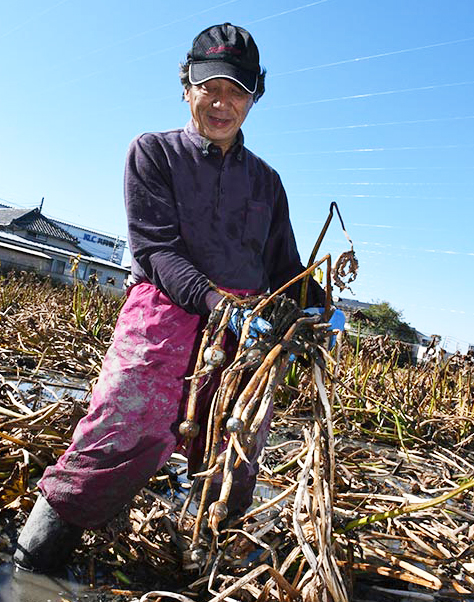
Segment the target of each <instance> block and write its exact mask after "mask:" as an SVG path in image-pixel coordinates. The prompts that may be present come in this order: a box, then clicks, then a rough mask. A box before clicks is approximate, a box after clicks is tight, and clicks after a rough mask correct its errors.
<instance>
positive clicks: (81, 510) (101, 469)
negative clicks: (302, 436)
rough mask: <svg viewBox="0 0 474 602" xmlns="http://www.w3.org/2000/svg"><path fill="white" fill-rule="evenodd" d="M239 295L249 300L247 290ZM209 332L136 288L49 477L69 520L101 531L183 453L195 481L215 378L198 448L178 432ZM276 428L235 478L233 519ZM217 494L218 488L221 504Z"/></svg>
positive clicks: (229, 344) (203, 403)
mask: <svg viewBox="0 0 474 602" xmlns="http://www.w3.org/2000/svg"><path fill="white" fill-rule="evenodd" d="M232 292H234V293H235V294H241V295H243V294H245V293H247V292H248V291H232ZM205 324H206V319H205V318H202V317H201V316H199V315H195V314H189V313H187V312H186V311H184V310H183V309H181V308H180V307H178V306H177V305H174V304H173V303H172V302H171V301H170V300H169V299H168V297H167V296H166V295H164V294H163V293H162V292H161V291H159V290H158V289H157V288H156V287H155V286H154V285H152V284H150V283H148V282H142V283H140V284H137V285H135V286H133V287H132V288H131V289H130V291H129V295H128V299H127V301H126V303H125V305H124V307H123V309H122V311H121V313H120V316H119V319H118V321H117V325H116V328H115V332H114V338H113V342H112V344H111V346H110V348H109V350H108V352H107V354H106V356H105V358H104V362H103V366H102V370H101V373H100V376H99V379H98V382H97V384H96V386H95V387H94V391H93V395H92V399H91V403H90V407H89V412H88V414H87V416H85V417H84V418H83V419H82V420H81V421H80V422H79V424H78V425H77V427H76V430H75V431H74V434H73V438H72V443H71V445H70V447H69V448H68V450H67V451H66V452H65V454H64V455H63V456H61V458H60V459H59V461H58V462H57V464H56V465H55V466H50V467H48V468H47V469H46V471H45V473H44V475H43V477H42V479H41V481H40V483H39V487H40V489H41V491H42V492H43V495H44V496H45V498H46V499H47V501H48V502H49V504H50V505H51V506H52V507H53V508H54V509H55V510H56V511H57V512H58V513H59V514H60V516H61V517H62V518H63V519H64V520H66V521H68V522H70V523H72V524H75V525H78V526H81V527H85V528H94V527H98V526H100V525H102V524H103V523H105V522H106V521H107V520H109V519H110V518H112V517H113V516H114V515H115V514H116V513H117V512H119V511H120V510H121V508H122V507H123V506H124V505H125V504H126V503H128V502H130V500H131V499H132V497H133V496H134V495H135V494H136V493H137V492H138V491H139V490H140V489H141V488H142V487H143V486H144V485H146V483H147V481H148V479H149V478H150V477H151V476H152V475H154V474H155V473H156V471H157V470H158V469H159V468H161V467H162V466H163V465H164V464H165V462H166V461H167V460H168V459H169V457H170V455H171V454H172V453H173V452H174V451H175V450H178V451H180V452H181V453H183V454H185V455H186V456H187V457H188V459H189V467H190V472H197V471H198V470H199V469H200V467H201V461H202V454H203V446H204V443H203V441H204V436H205V431H206V420H207V413H208V411H209V405H210V402H211V399H212V395H213V393H214V392H215V390H216V388H217V386H218V380H217V378H214V379H212V380H211V381H210V382H209V383H207V384H206V386H205V387H203V389H202V390H201V391H200V397H199V401H198V421H199V422H200V424H201V436H200V437H199V439H197V440H195V441H193V442H192V444H191V445H188V446H187V447H186V448H184V447H183V443H184V442H183V440H182V438H181V437H180V435H179V433H178V427H179V424H180V422H181V421H182V420H183V417H184V412H185V404H186V398H187V389H188V384H187V383H188V382H189V381H186V380H185V377H186V376H189V375H191V374H192V373H193V370H194V364H195V360H196V355H197V350H198V348H199V344H200V340H201V334H202V331H203V328H204V327H205ZM235 344H236V342H235V339H234V337H233V336H232V335H229V336H228V337H226V341H225V346H226V348H227V351H228V353H227V356H228V357H232V356H233V354H232V348H233V351H234V352H235ZM229 352H230V353H229ZM270 420H271V411H269V412H268V414H267V417H266V419H265V421H264V422H263V424H262V427H261V429H260V432H259V434H258V437H257V444H256V446H255V448H254V452H253V454H252V456H251V458H249V459H250V460H251V462H250V464H246V463H244V462H242V463H241V464H240V466H239V468H238V469H237V470H236V471H235V473H234V486H233V491H232V493H231V498H230V500H229V512H243V511H245V509H246V508H248V506H250V504H251V501H252V491H253V488H254V485H255V481H256V475H257V472H258V464H257V458H258V455H259V453H260V451H261V450H262V448H263V445H264V443H265V439H266V436H267V433H268V430H269V427H270ZM218 491H219V486H218V483H217V482H216V483H215V484H214V486H213V492H212V496H213V498H214V499H216V498H217V497H218ZM236 492H237V494H236Z"/></svg>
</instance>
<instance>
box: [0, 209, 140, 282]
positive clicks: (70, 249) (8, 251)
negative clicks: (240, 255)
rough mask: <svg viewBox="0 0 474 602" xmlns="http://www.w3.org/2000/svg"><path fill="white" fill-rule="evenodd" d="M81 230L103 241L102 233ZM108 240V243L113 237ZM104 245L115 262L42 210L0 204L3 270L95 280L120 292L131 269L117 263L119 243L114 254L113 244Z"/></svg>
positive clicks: (0, 245) (0, 266)
mask: <svg viewBox="0 0 474 602" xmlns="http://www.w3.org/2000/svg"><path fill="white" fill-rule="evenodd" d="M81 231H83V232H84V233H89V237H90V238H91V239H92V238H94V239H95V241H96V242H97V240H98V239H99V238H100V239H101V241H104V242H105V241H106V239H105V238H104V235H99V234H98V233H96V232H92V231H86V230H85V229H81ZM108 239H109V240H108V242H109V241H110V240H114V239H113V238H111V237H108ZM118 240H119V241H120V242H122V241H123V247H124V246H125V241H124V240H123V239H118ZM103 246H104V247H107V249H108V252H109V253H110V257H113V258H114V259H115V261H111V260H110V259H104V258H103V257H100V256H97V255H95V254H92V253H91V251H90V248H89V250H88V249H87V248H85V247H84V245H82V244H81V241H80V240H79V238H78V237H77V236H75V235H74V234H72V233H71V232H68V231H67V230H66V228H63V227H62V226H61V225H60V223H58V222H56V221H54V220H52V219H49V218H47V217H46V216H44V215H43V214H42V213H41V209H38V208H36V209H19V208H13V207H5V206H3V207H2V206H0V270H1V271H2V272H3V273H5V272H8V271H10V270H12V269H17V270H30V271H35V272H37V273H38V274H42V275H48V276H51V277H52V278H54V279H55V280H59V281H61V282H65V283H72V282H74V280H80V281H85V282H88V281H89V280H91V279H94V280H95V281H96V282H98V284H100V286H101V287H103V288H105V289H107V290H110V291H111V292H113V293H116V294H121V293H123V290H124V288H125V283H126V280H127V278H128V276H129V273H130V270H129V269H128V268H126V267H122V266H121V265H120V263H117V258H118V257H120V258H121V255H120V246H119V244H116V245H115V250H116V249H119V251H118V253H116V254H115V256H113V253H114V245H112V248H111V247H110V244H106V245H103ZM123 247H122V250H121V253H122V254H123Z"/></svg>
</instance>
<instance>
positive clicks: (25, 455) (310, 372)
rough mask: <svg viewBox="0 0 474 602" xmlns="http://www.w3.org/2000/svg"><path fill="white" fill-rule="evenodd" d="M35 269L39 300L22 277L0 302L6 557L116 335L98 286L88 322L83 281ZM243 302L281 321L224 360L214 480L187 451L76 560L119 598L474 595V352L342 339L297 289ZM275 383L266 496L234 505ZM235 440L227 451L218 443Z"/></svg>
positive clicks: (204, 365)
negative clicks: (240, 509) (415, 360)
mask: <svg viewBox="0 0 474 602" xmlns="http://www.w3.org/2000/svg"><path fill="white" fill-rule="evenodd" d="M28 278H29V280H28ZM28 278H27V279H26V280H27V284H28V287H30V289H31V286H32V285H34V286H36V287H37V288H38V291H37V294H36V297H37V301H35V306H36V310H35V311H33V307H32V306H29V305H28V301H27V299H28V298H29V297H31V292H30V295H26V294H23V293H22V284H21V280H20V279H18V280H17V281H11V282H9V283H8V286H9V287H10V288H9V289H8V290H9V291H11V296H10V297H8V296H7V294H6V293H5V292H4V293H3V297H2V298H3V300H4V302H3V305H2V306H1V308H0V311H1V314H0V320H2V323H3V324H4V325H5V328H4V329H3V330H2V334H1V337H2V339H1V341H2V342H1V344H0V347H1V349H0V354H1V355H0V436H1V443H0V533H1V535H0V559H1V560H2V561H4V562H9V561H10V559H11V554H12V552H13V549H14V546H15V541H16V537H17V534H18V531H19V529H20V528H21V525H22V523H23V522H24V520H25V519H26V516H27V514H28V512H29V510H30V509H31V507H32V505H33V503H34V501H35V498H36V495H37V488H36V482H37V480H38V479H39V477H40V476H41V474H42V472H43V470H44V469H45V467H46V466H47V465H49V464H52V463H54V462H55V461H56V460H57V458H58V457H59V456H60V454H61V453H62V452H63V451H64V449H65V448H66V447H67V445H68V442H69V440H70V437H71V434H72V431H73V429H74V426H75V424H76V423H77V421H78V420H79V419H80V417H81V416H82V415H84V412H85V411H86V408H87V403H88V398H89V393H90V387H91V384H92V382H93V380H94V378H95V376H96V374H97V369H96V367H93V365H92V363H91V358H96V360H97V362H98V363H99V364H100V359H101V357H102V355H103V352H104V350H105V348H106V347H107V342H108V340H109V339H110V336H111V329H110V328H109V326H108V325H106V324H105V323H104V324H102V326H101V328H100V329H99V331H98V330H97V328H98V321H97V316H98V315H99V311H98V309H97V308H98V307H99V306H100V304H101V303H102V307H104V305H103V304H104V303H105V301H103V300H100V301H99V297H98V295H99V293H98V292H97V291H95V292H94V294H91V295H90V298H89V301H88V306H87V311H86V310H85V307H86V305H85V304H84V303H85V301H84V299H85V296H84V295H87V291H82V292H81V295H82V297H81V298H82V303H83V304H82V306H81V307H82V313H81V312H79V314H78V315H79V316H81V315H82V314H84V315H86V317H85V318H84V319H83V320H81V319H78V317H77V315H76V313H75V312H73V311H71V307H72V306H73V305H72V304H73V292H71V291H67V292H66V293H64V295H65V298H64V299H63V300H61V293H60V290H59V289H58V290H55V288H54V287H52V285H50V284H49V283H41V282H38V281H35V283H32V281H31V278H30V277H28ZM3 286H5V283H4V284H3ZM7 292H8V291H7ZM13 293H14V294H13ZM56 295H57V296H56ZM7 297H8V298H9V299H10V301H7ZM43 300H44V301H43ZM48 300H49V301H48ZM43 302H44V303H45V309H44V311H43V310H41V308H42V307H43V305H42V303H43ZM110 303H112V302H110ZM115 303H116V305H115V310H114V311H115V312H118V310H119V306H120V303H118V302H115ZM235 303H236V300H234V299H232V298H227V299H226V300H225V302H223V303H222V305H221V306H220V307H219V308H218V309H217V310H216V312H215V313H214V314H213V315H212V316H211V319H210V320H209V323H208V327H207V329H206V331H205V333H204V338H203V341H204V343H203V346H202V348H201V351H200V353H199V356H198V360H197V363H196V367H195V372H194V375H193V378H192V379H191V381H190V382H191V385H192V386H191V387H190V403H189V404H188V408H189V409H188V415H187V416H186V420H188V421H190V422H189V423H188V425H189V424H191V423H192V422H193V403H194V401H195V395H196V394H197V393H196V392H197V389H198V386H199V382H200V380H201V379H205V378H207V377H208V376H209V375H210V374H211V373H212V372H213V371H215V370H216V371H219V370H220V368H219V348H220V347H221V336H222V333H223V331H224V330H225V326H226V321H227V320H228V318H229V313H230V308H231V307H233V306H234V305H233V304H235ZM245 303H246V307H247V308H249V309H251V310H252V312H253V315H262V316H263V317H264V318H265V319H268V320H270V321H272V323H274V324H275V326H276V328H275V329H274V331H273V332H272V333H271V335H268V336H266V337H263V338H261V339H260V340H259V341H257V342H256V343H255V344H254V346H253V347H250V348H247V347H245V345H244V338H245V335H246V332H247V331H246V328H247V326H248V324H246V325H245V326H244V329H243V333H242V339H241V342H240V344H239V347H238V350H237V352H236V355H235V357H234V358H230V360H231V361H230V363H229V365H228V367H227V368H226V369H224V370H222V374H221V377H220V378H221V380H220V387H219V390H218V392H217V394H216V397H215V400H214V401H215V403H214V411H213V413H212V420H211V421H210V422H209V425H208V429H209V430H208V445H207V453H206V465H205V466H203V470H202V475H201V477H200V495H199V496H196V491H195V490H196V489H197V488H196V487H193V484H192V483H191V482H189V481H188V480H187V476H186V465H185V462H184V458H181V457H179V456H173V457H172V459H171V461H170V462H169V463H168V464H167V465H166V466H165V468H164V469H163V470H161V471H159V473H157V474H156V475H155V477H154V478H153V479H151V480H150V482H149V483H148V485H147V487H145V488H144V489H143V490H142V491H141V492H140V493H139V495H137V496H136V497H135V498H134V499H133V501H132V503H131V505H130V507H129V508H126V509H124V511H123V512H122V513H121V514H120V516H117V517H116V518H115V519H114V520H113V521H112V522H111V523H109V524H108V525H107V526H106V527H104V528H103V529H101V530H98V531H94V532H92V531H91V532H86V533H85V534H84V536H83V540H82V545H81V546H80V547H79V548H78V550H77V552H76V554H75V556H74V559H73V564H72V568H73V570H74V572H75V574H76V576H77V578H78V579H81V580H82V582H83V583H85V584H87V585H89V586H90V587H91V590H90V591H91V592H92V591H93V592H100V595H101V596H102V598H101V599H102V600H104V601H105V600H107V601H108V602H118V601H119V600H120V602H125V601H127V602H128V601H130V602H132V601H134V602H138V601H140V602H145V601H152V600H153V601H154V600H160V599H161V600H167V599H170V600H171V599H175V600H182V601H189V600H194V601H196V600H199V601H205V602H207V601H212V602H218V601H221V600H222V601H224V600H242V601H250V600H257V601H259V602H262V601H265V600H268V601H288V600H301V601H304V602H309V601H316V600H318V601H319V600H327V601H328V602H333V601H334V602H339V601H345V600H347V601H349V600H370V601H388V602H390V601H393V600H433V601H438V600H466V601H467V600H469V599H473V600H474V593H473V592H474V560H473V557H474V546H473V543H472V542H473V537H474V507H473V493H472V492H473V489H474V480H473V479H474V447H473V440H474V424H473V422H474V419H473V418H472V416H473V410H474V408H473V403H474V399H473V392H474V384H473V362H472V357H471V356H460V355H459V354H458V355H457V356H454V357H453V358H451V359H449V360H446V359H444V360H443V358H439V357H438V358H435V359H433V360H432V361H430V362H429V363H425V364H423V365H422V366H412V365H410V364H407V363H403V362H402V361H401V359H400V358H401V357H402V356H403V352H404V350H403V348H402V347H400V346H399V345H396V344H393V343H392V342H391V341H389V340H384V339H383V338H382V339H380V338H379V339H375V338H374V339H366V340H365V342H364V345H363V346H361V348H360V349H359V347H358V346H357V345H353V344H351V341H350V340H349V338H348V337H347V336H344V337H343V336H342V335H338V337H337V343H336V347H335V348H334V350H333V351H331V352H329V351H328V348H327V340H328V333H327V326H325V325H324V323H323V322H318V319H319V317H317V318H310V319H308V316H305V315H304V314H302V312H301V311H300V310H299V309H298V307H297V306H296V305H294V304H293V303H292V302H291V301H289V300H288V299H287V298H286V297H285V296H284V294H282V295H277V296H276V297H273V298H272V299H271V300H270V301H269V298H268V297H255V298H251V299H247V300H246V301H245ZM76 305H77V304H76ZM46 306H49V309H48V311H46ZM66 308H69V309H68V310H67V309H66ZM68 311H69V313H68ZM101 311H103V310H101ZM28 313H29V314H30V316H34V320H35V324H34V328H33V323H32V322H30V327H31V328H28ZM15 331H16V332H18V333H19V336H18V335H16V334H15ZM39 332H43V333H47V334H42V335H41V336H39V334H38V333H39ZM94 332H95V334H94ZM46 337H47V338H46ZM87 345H90V347H91V349H90V350H89V349H88V347H87ZM61 346H62V347H61ZM61 348H62V350H63V351H62V356H61V355H60V353H59V349H61ZM82 348H84V349H87V351H86V353H85V354H84V356H81V355H80V354H78V353H77V351H78V350H79V349H82ZM208 349H211V350H212V353H211V351H206V350H208ZM50 350H52V352H51V353H50ZM55 350H58V351H57V355H55V353H56V352H55ZM21 358H27V359H29V360H32V363H31V365H28V362H26V363H25V362H23V360H21ZM60 358H61V360H60ZM216 358H217V359H216ZM96 360H94V361H96ZM60 361H61V362H62V364H60V363H59V362H60ZM59 365H61V366H62V368H61V369H59ZM79 365H80V367H78V366H79ZM73 375H74V377H79V378H81V377H82V379H81V380H77V379H76V378H73ZM193 396H194V397H193ZM270 398H271V399H272V400H273V402H274V404H275V413H274V418H273V422H272V430H271V435H270V437H269V439H268V441H267V447H266V448H265V450H264V452H263V454H262V457H261V461H260V466H261V469H260V474H259V480H258V485H257V488H256V491H255V497H254V505H253V506H252V508H251V509H250V510H249V511H248V512H247V514H246V515H245V516H244V517H241V518H239V519H232V520H226V519H223V518H222V517H223V515H224V514H225V507H224V506H225V505H226V503H227V499H228V497H227V496H228V489H229V487H228V486H229V481H230V480H231V479H232V469H233V466H235V464H236V463H238V462H245V458H246V456H247V454H248V449H249V445H251V442H252V437H251V436H250V435H251V434H252V433H254V432H255V431H256V429H258V426H259V424H260V421H261V416H262V413H263V412H264V411H265V404H268V402H269V399H270ZM193 400H194V401H193ZM229 418H232V419H233V421H230V422H229V420H228V419H229ZM227 425H228V428H227ZM191 426H192V424H191ZM183 428H184V427H183ZM190 433H192V428H190ZM224 440H229V442H230V443H229V445H228V447H227V452H226V457H225V458H224V461H223V462H222V458H220V459H219V454H218V453H216V450H217V449H219V447H220V446H222V443H223V441H224ZM219 470H220V471H223V477H224V478H223V489H222V491H221V497H220V500H219V502H222V503H221V504H220V506H217V507H215V508H214V510H213V511H211V513H209V512H208V509H207V506H206V503H205V483H206V480H207V479H208V478H209V476H210V475H211V474H214V473H215V472H216V471H219ZM198 493H199V492H198Z"/></svg>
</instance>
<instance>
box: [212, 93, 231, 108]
mask: <svg viewBox="0 0 474 602" xmlns="http://www.w3.org/2000/svg"><path fill="white" fill-rule="evenodd" d="M228 101H229V94H228V93H227V92H226V91H224V90H221V91H219V92H217V93H216V96H215V98H214V100H213V105H214V106H215V107H225V106H226V105H227V103H228Z"/></svg>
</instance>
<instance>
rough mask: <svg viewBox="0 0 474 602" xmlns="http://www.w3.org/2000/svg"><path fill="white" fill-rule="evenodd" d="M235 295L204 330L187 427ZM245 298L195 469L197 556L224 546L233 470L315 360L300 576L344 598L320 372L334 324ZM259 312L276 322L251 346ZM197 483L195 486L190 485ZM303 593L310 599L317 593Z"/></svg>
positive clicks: (281, 304)
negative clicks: (296, 373)
mask: <svg viewBox="0 0 474 602" xmlns="http://www.w3.org/2000/svg"><path fill="white" fill-rule="evenodd" d="M235 303H236V301H235V300H234V299H233V298H229V297H227V298H225V299H224V300H223V301H222V302H221V304H220V305H219V306H218V307H217V308H216V310H215V311H214V313H213V314H212V315H211V316H210V319H209V322H208V325H207V328H206V330H205V332H204V335H203V343H202V345H201V348H200V350H199V354H198V358H197V362H196V366H195V371H194V375H193V376H192V383H191V388H190V396H189V403H188V411H187V417H186V420H185V421H184V422H183V423H182V424H181V426H180V431H181V433H182V434H184V435H187V436H188V437H192V436H193V435H194V433H196V434H197V432H196V431H197V423H196V422H195V420H194V412H195V409H196V398H197V391H198V389H199V382H200V380H201V379H202V377H203V376H205V375H207V374H209V373H210V372H211V371H212V370H214V369H215V368H216V367H218V364H217V365H215V364H214V363H213V362H212V363H210V362H209V361H206V357H212V356H213V355H214V350H215V349H220V348H221V343H222V337H223V332H224V330H225V328H226V326H227V323H228V320H229V317H230V315H231V311H232V309H233V307H235ZM242 304H244V307H245V309H251V310H252V311H251V313H250V315H249V317H248V318H247V320H246V322H245V324H244V325H243V328H242V334H241V338H240V341H239V345H238V348H237V351H236V354H235V357H234V358H229V362H230V363H229V364H228V366H227V367H226V368H225V369H224V370H222V374H221V378H220V386H219V388H218V390H217V392H216V394H215V396H214V399H213V403H212V410H211V414H210V416H209V420H208V425H207V436H206V449H205V453H204V463H203V469H202V471H201V472H200V473H198V475H196V482H198V481H202V492H201V499H200V505H199V509H198V513H197V517H196V520H195V524H194V530H193V536H192V544H191V560H192V561H193V562H195V563H197V564H198V565H200V566H201V567H204V566H206V565H208V564H209V563H210V561H211V553H212V552H213V551H216V549H217V550H218V548H219V542H218V539H219V533H220V532H219V528H220V525H221V524H222V523H223V521H224V520H225V519H226V518H228V507H227V506H228V501H229V495H230V491H231V486H232V482H233V471H234V469H235V468H236V467H237V466H238V465H239V464H240V463H241V462H248V461H249V460H248V455H249V452H250V451H251V449H252V446H253V445H254V442H255V437H256V435H257V433H258V431H259V428H260V426H261V424H262V421H263V420H264V417H265V416H266V414H267V412H268V409H269V407H270V405H271V403H272V401H273V398H274V395H275V392H276V389H277V387H278V386H279V384H281V382H282V380H283V378H284V377H285V375H286V374H287V372H288V369H289V366H290V365H291V364H292V363H293V362H297V361H299V362H303V363H304V365H305V366H307V367H312V374H313V386H314V399H316V398H317V397H319V402H318V403H315V404H314V405H315V408H316V407H317V408H319V409H318V410H316V414H315V418H316V421H315V428H314V432H313V433H312V434H311V435H310V434H309V433H307V439H308V442H307V449H308V452H307V456H306V463H305V468H304V470H303V474H302V479H301V482H300V486H299V487H298V492H297V499H296V500H297V501H296V503H295V509H294V514H293V522H294V525H295V532H296V533H297V539H298V543H299V544H300V547H301V552H302V553H303V555H304V557H305V558H306V561H307V563H308V566H309V570H308V571H307V573H306V574H305V575H304V576H303V580H302V581H303V584H304V591H311V592H313V593H314V592H318V596H319V595H323V598H321V599H324V598H326V599H328V600H334V601H338V602H339V601H341V602H342V601H346V600H347V594H346V589H345V586H344V583H343V579H342V577H341V575H340V573H339V569H338V567H337V564H336V561H335V556H334V549H333V543H332V539H331V533H332V503H333V496H334V493H333V488H334V457H335V454H334V438H333V435H332V417H331V410H330V404H329V401H328V397H327V395H326V392H325V389H324V384H323V375H322V369H324V356H325V355H326V354H327V351H326V347H327V345H326V341H327V335H328V328H329V324H328V323H327V322H325V321H324V319H323V316H321V315H318V314H317V315H311V316H309V315H307V314H305V313H304V311H303V310H301V309H300V308H299V307H298V305H297V304H296V303H295V302H294V301H293V300H291V299H288V298H287V297H286V296H284V295H278V296H272V297H270V298H265V297H259V298H249V299H246V300H244V301H242V302H240V305H241V306H242ZM256 315H260V316H261V317H263V318H264V319H265V320H267V321H268V322H270V324H271V325H272V329H271V331H270V332H269V333H266V334H264V335H262V336H260V337H259V339H258V340H255V341H254V342H253V343H252V344H251V345H250V346H247V345H248V343H247V333H248V329H249V324H250V321H251V320H252V318H253V317H254V316H256ZM223 449H225V451H224V452H222V450H223ZM219 472H222V486H221V490H220V496H219V499H218V500H217V501H215V502H213V503H212V504H210V505H209V503H208V497H209V489H210V484H211V481H212V479H213V478H214V477H215V475H216V474H217V473H219ZM310 473H311V474H312V476H311V477H310ZM310 481H313V483H312V488H313V492H312V499H313V502H310V503H309V504H308V499H307V498H308V493H307V492H308V487H309V482H310ZM196 488H197V487H193V489H192V492H194V491H195V490H196ZM190 495H192V493H191V494H190ZM310 497H311V496H310ZM189 501H190V500H189V499H188V500H187V503H186V504H185V506H184V509H183V513H184V511H185V510H186V508H187V507H188V505H189ZM183 513H182V515H181V517H182V518H183ZM206 513H207V525H208V527H209V530H210V532H211V533H212V538H213V541H212V544H211V548H210V549H209V547H208V542H207V541H206V539H205V538H203V536H202V532H203V529H202V523H203V520H204V518H205V515H206ZM303 515H304V516H307V517H309V519H310V522H311V523H312V525H313V528H314V534H313V536H312V538H311V539H312V541H313V545H314V544H316V545H317V549H318V553H317V554H315V552H314V551H313V546H312V545H310V544H309V543H308V541H307V539H306V536H305V535H304V533H303V529H302V528H301V525H300V523H301V521H302V517H303ZM305 520H306V519H305ZM313 593H312V594H311V595H313ZM327 595H329V598H328V597H327ZM304 597H305V599H308V600H310V599H312V598H311V596H310V597H307V596H306V595H305V596H304Z"/></svg>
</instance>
